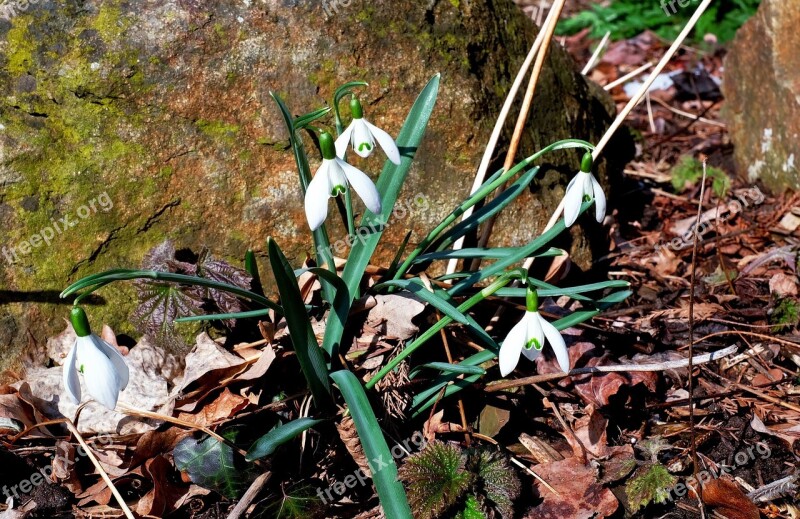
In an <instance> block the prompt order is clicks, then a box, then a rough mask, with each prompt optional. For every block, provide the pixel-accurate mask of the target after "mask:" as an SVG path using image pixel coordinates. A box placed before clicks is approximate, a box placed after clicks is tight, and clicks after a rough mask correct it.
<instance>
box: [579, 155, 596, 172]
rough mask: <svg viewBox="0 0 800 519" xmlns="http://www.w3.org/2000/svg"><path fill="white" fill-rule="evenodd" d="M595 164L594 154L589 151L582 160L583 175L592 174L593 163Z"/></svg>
mask: <svg viewBox="0 0 800 519" xmlns="http://www.w3.org/2000/svg"><path fill="white" fill-rule="evenodd" d="M593 162H594V158H593V157H592V152H591V151H587V152H586V153H585V154H584V155H583V158H582V159H581V172H583V173H591V172H592V163H593Z"/></svg>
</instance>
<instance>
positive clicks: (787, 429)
mask: <svg viewBox="0 0 800 519" xmlns="http://www.w3.org/2000/svg"><path fill="white" fill-rule="evenodd" d="M750 426H751V427H752V428H753V430H754V431H756V432H760V433H761V434H769V435H770V436H775V437H776V438H780V439H781V440H783V441H785V442H786V443H788V444H789V448H790V449H794V442H796V441H797V440H800V425H796V424H791V423H786V424H779V425H771V426H769V427H768V426H767V425H766V424H765V423H764V422H763V421H762V420H761V418H759V417H758V416H757V415H755V414H753V419H752V420H750Z"/></svg>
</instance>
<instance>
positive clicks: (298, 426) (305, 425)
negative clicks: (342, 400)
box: [245, 418, 324, 461]
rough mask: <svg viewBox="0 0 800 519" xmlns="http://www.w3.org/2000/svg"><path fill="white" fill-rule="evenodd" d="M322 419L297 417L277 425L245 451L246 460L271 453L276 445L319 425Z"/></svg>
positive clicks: (253, 459)
mask: <svg viewBox="0 0 800 519" xmlns="http://www.w3.org/2000/svg"><path fill="white" fill-rule="evenodd" d="M323 421H324V420H315V419H313V418H299V419H297V420H293V421H291V422H289V423H286V424H283V425H279V426H277V427H275V428H274V429H272V430H271V431H270V432H268V433H267V434H265V435H264V436H262V437H261V438H259V439H258V440H256V441H255V443H253V446H252V447H250V450H248V451H247V456H246V458H245V459H246V460H247V461H255V460H258V459H261V458H264V457H266V456H270V455H272V454H273V453H274V452H275V451H276V450H277V449H278V447H280V446H281V445H283V444H284V443H286V442H288V441H289V440H291V439H292V438H294V437H295V436H297V435H298V434H300V433H301V432H303V431H305V430H308V429H310V428H312V427H314V426H316V425H319V424H320V423H322V422H323Z"/></svg>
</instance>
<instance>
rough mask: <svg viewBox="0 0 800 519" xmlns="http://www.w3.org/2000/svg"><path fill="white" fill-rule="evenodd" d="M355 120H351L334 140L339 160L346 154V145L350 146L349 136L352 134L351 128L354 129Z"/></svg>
mask: <svg viewBox="0 0 800 519" xmlns="http://www.w3.org/2000/svg"><path fill="white" fill-rule="evenodd" d="M355 122H356V119H353V120H352V121H351V122H350V124H349V125H348V126H347V128H345V129H344V131H343V132H342V134H341V135H340V136H339V137H337V138H336V142H335V143H334V146H336V156H337V157H339V158H340V159H343V158H344V154H345V153H347V145H348V144H350V136H351V135H352V134H353V128H354V127H355Z"/></svg>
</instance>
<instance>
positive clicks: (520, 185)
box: [432, 166, 539, 250]
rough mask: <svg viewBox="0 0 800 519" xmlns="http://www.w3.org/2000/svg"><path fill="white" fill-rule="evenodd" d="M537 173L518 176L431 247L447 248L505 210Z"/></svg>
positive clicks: (533, 170) (536, 170) (535, 170)
mask: <svg viewBox="0 0 800 519" xmlns="http://www.w3.org/2000/svg"><path fill="white" fill-rule="evenodd" d="M538 172H539V166H534V167H532V168H531V169H529V170H528V171H526V172H525V173H523V174H522V175H520V176H519V178H518V179H517V180H516V181H514V183H513V184H511V185H510V186H509V187H508V188H507V189H506V190H505V191H503V192H502V193H500V194H499V195H497V196H496V197H495V198H493V199H492V200H491V201H490V202H489V203H488V204H486V205H485V206H483V207H481V208H480V209H478V210H477V211H475V212H474V213H472V214H471V215H470V216H469V218H466V219H465V220H463V221H461V222H459V223H458V224H457V225H455V226H453V228H451V229H450V230H449V231H447V232H446V233H444V234H443V235H442V236H441V237H440V238H439V239H437V240H436V241H435V242H434V243H433V244H432V246H433V247H435V248H436V249H437V250H442V249H444V248H446V247H449V246H450V245H451V244H452V243H453V242H455V241H456V240H457V239H458V238H460V237H461V236H464V235H465V234H467V233H470V232H472V231H474V230H475V229H477V228H478V226H479V225H480V224H482V223H483V222H485V221H486V220H488V219H489V218H491V217H492V216H494V215H496V214H497V213H499V212H500V211H502V210H503V209H505V208H506V207H507V206H508V204H510V203H511V202H513V201H514V200H516V198H517V197H518V196H519V195H520V194H522V193H524V192H525V190H526V189H527V188H528V185H530V183H531V181H533V178H534V177H535V176H536V174H537V173H538Z"/></svg>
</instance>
